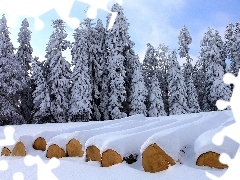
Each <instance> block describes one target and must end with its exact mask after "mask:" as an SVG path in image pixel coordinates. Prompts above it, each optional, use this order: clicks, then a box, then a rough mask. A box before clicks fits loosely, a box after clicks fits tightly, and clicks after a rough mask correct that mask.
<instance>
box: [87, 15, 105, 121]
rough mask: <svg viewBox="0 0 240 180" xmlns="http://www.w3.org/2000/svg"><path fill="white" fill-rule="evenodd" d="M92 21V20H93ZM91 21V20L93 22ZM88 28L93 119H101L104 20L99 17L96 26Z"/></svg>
mask: <svg viewBox="0 0 240 180" xmlns="http://www.w3.org/2000/svg"><path fill="white" fill-rule="evenodd" d="M91 21H92V20H91ZM91 21H90V22H91ZM89 24H90V23H89ZM87 29H88V34H89V35H88V39H89V40H88V47H89V48H88V49H89V53H90V57H89V62H90V63H89V65H90V66H89V69H90V72H91V74H90V78H91V84H92V111H93V113H92V119H93V120H98V121H99V120H101V119H102V118H101V116H102V115H101V108H100V100H101V98H100V94H101V88H102V74H103V70H102V64H103V62H104V53H105V52H104V50H105V45H104V43H105V35H106V33H105V31H106V30H105V28H104V27H103V24H102V21H101V20H100V19H98V21H97V24H96V26H95V27H92V26H87Z"/></svg>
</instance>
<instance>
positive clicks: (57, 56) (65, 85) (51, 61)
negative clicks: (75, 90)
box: [44, 19, 71, 122]
mask: <svg viewBox="0 0 240 180" xmlns="http://www.w3.org/2000/svg"><path fill="white" fill-rule="evenodd" d="M53 28H54V29H55V30H54V32H53V33H52V35H51V36H50V40H49V42H48V44H47V48H46V56H45V57H46V58H47V59H46V62H45V66H44V71H45V73H44V75H45V77H46V80H47V86H48V88H49V93H50V102H51V107H50V113H51V115H50V116H51V118H52V122H67V120H68V117H67V111H68V108H69V107H68V105H69V104H68V103H69V86H70V85H69V78H70V74H71V72H70V63H69V62H67V61H66V60H65V58H64V57H63V56H62V51H64V50H66V49H67V48H69V47H71V44H70V42H69V41H67V40H66V37H67V33H66V32H65V24H64V22H63V20H61V19H58V20H55V21H53Z"/></svg>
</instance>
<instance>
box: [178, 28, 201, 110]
mask: <svg viewBox="0 0 240 180" xmlns="http://www.w3.org/2000/svg"><path fill="white" fill-rule="evenodd" d="M178 40H179V41H178V44H179V46H180V47H179V49H178V50H179V55H180V58H185V59H186V61H187V63H184V65H183V66H184V69H183V75H184V79H185V83H186V88H187V101H188V107H189V108H190V112H192V113H197V112H200V107H199V104H198V95H197V91H196V89H195V85H194V82H193V78H192V74H193V66H192V64H191V61H192V59H191V57H190V56H189V47H188V46H189V45H190V44H191V42H192V38H191V36H190V33H189V32H188V29H187V28H186V26H183V28H182V29H181V31H180V35H179V36H178Z"/></svg>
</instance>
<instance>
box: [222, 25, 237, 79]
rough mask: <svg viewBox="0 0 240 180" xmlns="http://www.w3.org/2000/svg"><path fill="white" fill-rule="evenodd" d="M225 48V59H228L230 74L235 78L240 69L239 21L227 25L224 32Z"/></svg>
mask: <svg viewBox="0 0 240 180" xmlns="http://www.w3.org/2000/svg"><path fill="white" fill-rule="evenodd" d="M225 47H226V51H227V57H228V58H229V59H230V61H231V64H230V72H231V73H233V74H234V75H235V76H237V75H238V71H239V69H240V21H239V22H237V23H236V24H235V25H234V24H229V25H228V26H227V29H226V31H225Z"/></svg>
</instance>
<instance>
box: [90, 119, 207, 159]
mask: <svg viewBox="0 0 240 180" xmlns="http://www.w3.org/2000/svg"><path fill="white" fill-rule="evenodd" d="M201 117H202V115H201V114H192V115H190V116H186V115H185V116H184V115H181V116H179V117H178V118H176V116H165V117H157V118H151V119H148V121H150V120H151V121H154V122H155V123H151V124H145V125H144V126H140V127H135V128H131V129H126V130H121V131H116V132H111V133H103V134H100V135H96V136H93V137H92V138H90V139H88V141H87V142H86V144H85V146H86V147H88V146H90V145H95V146H97V147H98V148H99V150H100V152H101V153H102V152H104V151H106V150H107V149H114V150H115V151H116V152H118V153H119V154H120V155H121V156H122V157H124V156H127V155H130V154H139V153H140V148H141V145H142V144H143V143H144V142H145V141H146V140H147V138H148V137H150V136H151V135H153V134H154V133H157V132H160V131H162V130H164V129H168V128H171V127H177V126H179V125H181V124H185V123H189V122H191V121H192V120H193V119H199V118H201Z"/></svg>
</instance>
